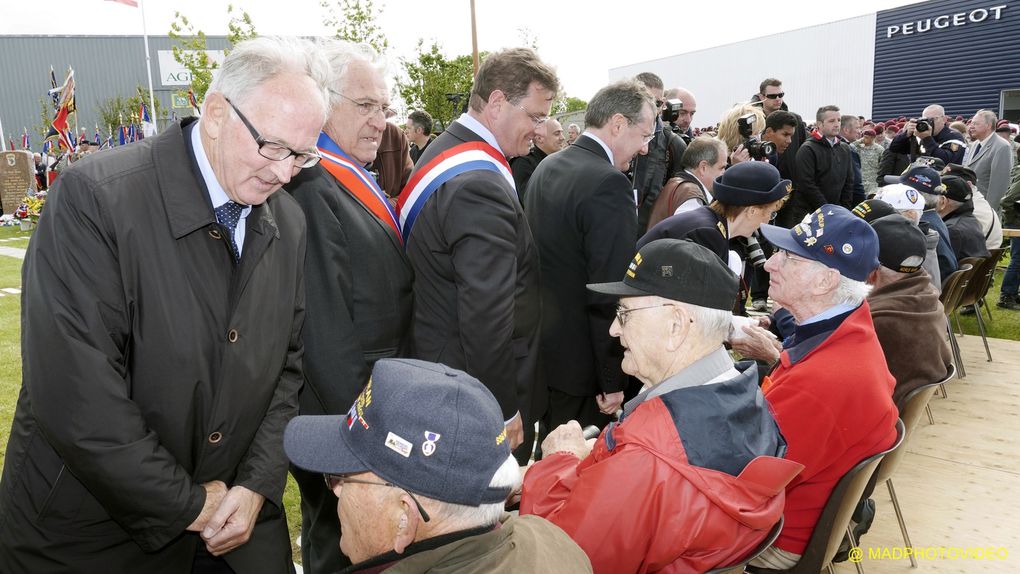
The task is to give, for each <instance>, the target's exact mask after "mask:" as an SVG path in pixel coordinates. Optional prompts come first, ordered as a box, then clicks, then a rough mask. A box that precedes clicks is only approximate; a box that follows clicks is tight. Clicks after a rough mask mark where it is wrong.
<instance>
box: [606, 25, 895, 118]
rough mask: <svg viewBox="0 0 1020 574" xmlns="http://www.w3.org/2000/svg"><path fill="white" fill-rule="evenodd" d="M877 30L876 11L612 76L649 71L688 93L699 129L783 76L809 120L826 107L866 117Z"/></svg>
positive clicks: (791, 100)
mask: <svg viewBox="0 0 1020 574" xmlns="http://www.w3.org/2000/svg"><path fill="white" fill-rule="evenodd" d="M874 31H875V14H867V15H864V16H859V17H856V18H850V19H847V20H840V21H838V22H831V23H828V24H821V25H818V26H811V27H809V28H801V29H799V30H793V31H791V32H784V33H781V34H773V35H771V36H765V37H762V38H755V39H753V40H746V41H744V42H738V43H735V44H729V45H726V46H719V47H716V48H708V49H706V50H699V51H697V52H690V53H687V54H680V55H677V56H670V57H667V58H662V59H658V60H652V61H649V62H642V63H639V64H632V65H629V66H624V67H620V68H613V69H611V70H610V71H609V78H610V80H618V79H621V78H626V77H633V76H634V75H636V74H638V73H640V72H646V71H648V72H654V73H656V74H658V75H659V76H661V77H662V79H663V82H665V84H666V86H667V87H676V86H682V87H684V88H687V89H689V90H691V92H693V93H694V96H695V97H696V98H697V100H698V113H697V115H696V116H695V118H694V125H695V126H697V127H702V126H707V125H712V124H715V123H717V122H718V121H719V118H720V116H722V114H723V112H724V111H726V110H727V109H729V108H730V107H731V106H733V105H734V104H736V103H739V102H746V101H748V99H749V98H750V97H751V96H752V95H753V94H755V93H757V91H758V84H759V83H761V81H762V80H764V79H765V78H769V77H774V78H779V79H780V80H782V82H783V90H784V91H785V92H786V93H787V98H786V100H787V104H788V105H789V107H790V110H791V111H794V112H797V113H799V114H801V115H802V116H804V119H805V121H807V122H811V121H814V115H815V111H816V110H817V109H818V108H819V107H821V106H824V105H828V104H836V105H838V106H839V107H840V108H841V109H842V110H843V111H844V112H845V113H848V114H854V115H862V116H870V115H871V88H872V79H873V77H874V72H873V69H872V65H873V63H874V50H875V44H874V42H873V41H872V39H873V38H874Z"/></svg>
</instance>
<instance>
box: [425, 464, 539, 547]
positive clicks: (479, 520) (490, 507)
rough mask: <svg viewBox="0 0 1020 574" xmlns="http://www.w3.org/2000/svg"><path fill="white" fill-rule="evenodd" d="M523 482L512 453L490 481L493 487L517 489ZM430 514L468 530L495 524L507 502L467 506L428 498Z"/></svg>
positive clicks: (456, 528) (455, 526) (455, 527)
mask: <svg viewBox="0 0 1020 574" xmlns="http://www.w3.org/2000/svg"><path fill="white" fill-rule="evenodd" d="M520 483H521V469H520V466H518V464H517V459H515V458H514V457H513V455H510V456H509V457H507V459H506V460H505V461H503V464H502V465H501V466H500V467H499V468H498V469H497V470H496V474H494V475H493V476H492V480H491V481H489V486H490V487H492V488H509V489H510V490H511V491H513V490H516V489H517V487H518V486H519V485H520ZM425 501H427V502H428V510H429V514H432V515H434V516H441V517H443V519H444V520H445V521H447V522H448V523H449V524H450V525H451V526H450V527H451V528H452V529H453V530H467V529H470V528H480V527H483V526H493V525H495V524H496V522H498V521H499V517H500V516H502V515H503V512H505V510H504V509H505V507H506V503H505V502H493V503H491V504H482V505H480V506H466V505H463V504H454V503H452V502H443V501H441V500H436V499H434V498H426V499H425Z"/></svg>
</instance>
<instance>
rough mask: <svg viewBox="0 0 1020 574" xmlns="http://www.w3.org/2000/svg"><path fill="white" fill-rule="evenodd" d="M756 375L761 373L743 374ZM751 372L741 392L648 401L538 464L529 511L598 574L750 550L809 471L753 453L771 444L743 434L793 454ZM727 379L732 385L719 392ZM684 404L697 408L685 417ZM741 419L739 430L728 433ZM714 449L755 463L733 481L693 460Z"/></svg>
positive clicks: (672, 567) (530, 482)
mask: <svg viewBox="0 0 1020 574" xmlns="http://www.w3.org/2000/svg"><path fill="white" fill-rule="evenodd" d="M748 373H749V374H750V376H752V377H755V378H754V379H753V380H750V381H746V380H743V379H745V378H746V377H747V376H748ZM755 373H756V370H755V369H748V371H747V372H745V374H744V375H742V376H741V377H739V378H738V379H735V380H734V381H740V384H741V385H743V387H744V388H743V390H738V391H737V392H733V390H732V389H733V382H734V381H727V382H724V383H717V384H711V385H704V386H698V387H689V388H682V389H679V390H676V391H672V392H669V393H667V394H664V395H662V396H660V397H655V398H652V399H648V400H646V401H644V402H643V403H641V404H640V405H639V406H638V407H637V408H636V409H634V411H633V412H632V413H630V414H628V415H627V416H626V417H625V418H624V420H623V421H622V422H621V423H619V424H618V425H611V426H610V427H609V428H607V429H606V430H605V431H603V433H602V436H600V437H599V439H598V440H597V441H596V444H595V448H594V449H593V450H592V452H591V453H590V454H589V455H588V456H587V457H586V458H585V459H584V460H581V461H579V460H578V459H577V458H576V457H574V456H572V455H570V454H566V453H556V454H553V455H550V456H548V457H546V458H545V459H543V460H542V461H540V462H538V463H536V464H535V465H534V466H532V468H531V469H530V470H529V471H528V472H527V474H526V475H525V477H524V487H523V491H522V499H521V514H537V515H539V516H542V517H545V518H547V519H548V520H550V521H551V522H553V523H554V524H556V525H557V526H559V527H560V528H562V529H563V530H564V531H566V532H567V534H569V535H570V537H571V538H573V539H574V541H575V542H577V544H578V545H579V546H581V548H583V549H584V551H585V552H586V553H587V554H588V557H589V558H590V559H591V563H592V567H593V569H594V571H595V572H596V573H606V574H626V573H630V572H638V573H643V572H670V573H679V572H704V571H705V570H708V569H710V568H713V567H715V566H719V565H724V564H728V563H732V562H734V561H736V560H737V559H739V558H741V557H743V556H745V555H746V554H747V553H748V552H750V551H751V550H752V549H753V548H754V547H755V546H757V545H758V544H759V543H760V542H761V540H762V539H763V538H764V537H765V534H766V533H767V532H768V530H769V528H770V527H771V526H772V525H773V524H775V522H776V521H777V520H778V519H779V516H780V514H782V511H783V488H784V486H785V485H786V483H787V482H789V481H790V479H791V478H792V477H793V476H795V475H796V474H797V472H799V470H800V468H801V466H800V465H799V464H795V463H793V462H791V461H788V460H783V459H781V458H774V457H772V456H757V457H755V455H753V454H748V452H749V451H754V450H760V448H759V447H760V446H761V445H762V444H765V441H761V442H758V443H755V445H746V444H744V443H743V441H744V440H751V441H759V440H760V439H762V438H763V437H764V438H766V439H767V440H768V441H771V442H769V444H770V445H771V446H769V447H768V448H769V449H771V450H772V451H773V452H777V453H778V454H781V453H782V452H783V451H784V450H785V444H784V443H783V442H782V437H781V436H780V435H779V434H778V429H777V428H776V426H775V422H774V421H773V419H772V416H771V414H770V413H769V412H768V409H767V408H765V407H764V402H763V401H762V398H761V393H760V391H758V388H757V384H756V375H755ZM724 386H729V390H728V391H724V392H722V393H720V392H714V391H713V387H716V388H717V389H718V388H721V387H724ZM706 396H708V397H709V398H708V400H707V401H706V400H703V399H704V398H705V397H706ZM755 397H756V398H755ZM745 398H746V399H747V400H745ZM713 402H715V404H712V403H713ZM720 403H722V406H719V404H720ZM683 404H687V405H694V406H693V407H692V410H691V411H690V412H681V411H682V409H683V407H682V406H678V405H683ZM727 408H731V409H732V410H731V412H723V413H722V414H723V416H720V411H723V410H724V409H727ZM678 412H679V413H680V414H681V415H682V416H681V417H677V416H676V415H677V413H678ZM697 413H701V416H699V415H698V414H697ZM688 415H692V416H688ZM731 415H732V416H731ZM680 418H684V419H687V423H688V424H690V425H692V426H690V427H689V428H690V429H691V432H690V433H689V435H690V436H687V435H686V433H685V437H684V439H681V436H680V432H679V431H678V429H679V428H688V427H685V425H684V423H683V422H682V421H680V420H679V419H680ZM690 419H695V420H690ZM713 422H714V426H715V428H713ZM738 426H740V427H742V428H739V429H738V431H740V432H729V430H732V429H734V428H737V427H738ZM727 429H729V430H727ZM744 431H746V432H747V433H748V434H747V435H744V436H741V434H742V432H744ZM748 437H750V438H748ZM705 439H707V442H708V443H710V444H706V440H705ZM730 439H732V440H730ZM692 443H701V444H692ZM735 443H739V444H735ZM685 444H686V445H688V448H686V449H685ZM741 447H748V448H741ZM713 450H714V451H715V452H714V453H713V454H712V456H713V457H716V459H717V460H716V462H720V461H722V460H724V459H725V463H724V464H727V463H732V462H733V461H734V460H741V459H744V458H746V459H747V460H750V462H749V463H747V464H746V466H744V464H743V463H740V466H741V467H742V468H743V470H742V471H740V472H739V476H733V475H732V474H729V473H727V472H723V471H719V470H712V469H711V468H705V467H702V466H696V465H695V462H694V461H693V460H689V458H690V459H699V460H701V459H704V452H705V451H709V452H711V451H713ZM741 451H743V452H741ZM689 452H690V457H689V456H688V453H689Z"/></svg>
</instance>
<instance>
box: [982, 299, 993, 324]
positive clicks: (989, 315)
mask: <svg viewBox="0 0 1020 574" xmlns="http://www.w3.org/2000/svg"><path fill="white" fill-rule="evenodd" d="M980 301H981V304H982V305H984V307H985V313H988V322H989V323H991V322H992V308H991V307H989V306H988V304H987V303H985V298H984V297H982V298H981V299H980Z"/></svg>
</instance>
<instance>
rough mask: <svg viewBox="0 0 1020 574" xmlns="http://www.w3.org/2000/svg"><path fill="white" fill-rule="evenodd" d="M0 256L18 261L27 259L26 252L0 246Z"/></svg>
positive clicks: (16, 248)
mask: <svg viewBox="0 0 1020 574" xmlns="http://www.w3.org/2000/svg"><path fill="white" fill-rule="evenodd" d="M0 255H3V256H5V257H17V258H18V259H24V258H25V250H24V249H21V248H18V247H4V246H2V245H0Z"/></svg>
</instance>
